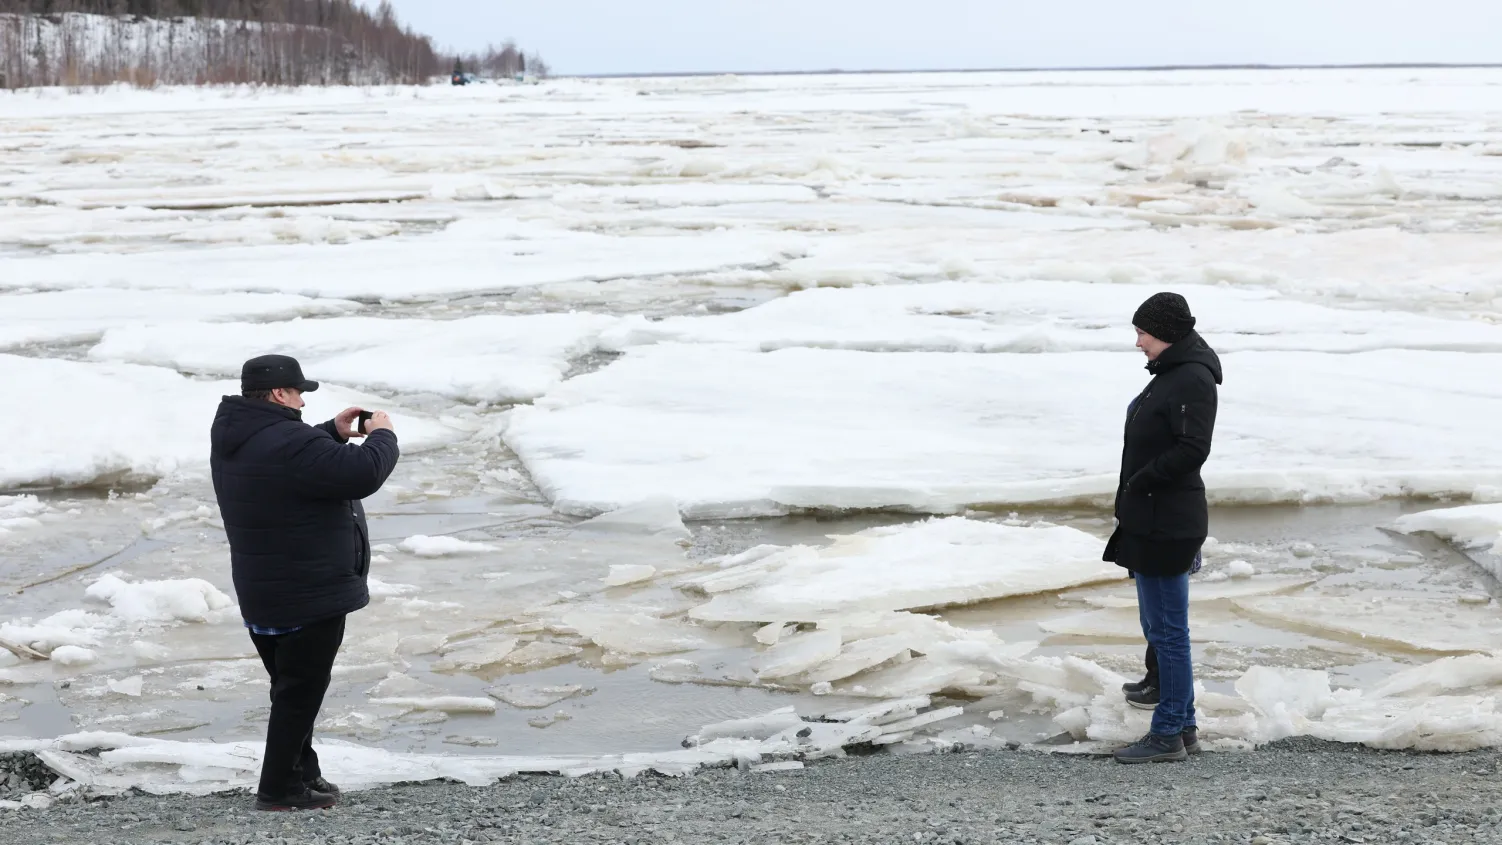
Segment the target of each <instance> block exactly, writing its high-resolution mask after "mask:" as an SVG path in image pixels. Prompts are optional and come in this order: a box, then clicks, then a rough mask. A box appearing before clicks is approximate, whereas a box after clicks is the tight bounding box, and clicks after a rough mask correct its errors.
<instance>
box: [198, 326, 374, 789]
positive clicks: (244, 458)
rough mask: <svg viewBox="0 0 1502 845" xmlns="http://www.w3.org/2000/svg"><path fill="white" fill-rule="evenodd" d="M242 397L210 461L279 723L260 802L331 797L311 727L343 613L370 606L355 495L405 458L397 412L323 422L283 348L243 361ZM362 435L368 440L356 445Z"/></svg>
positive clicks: (216, 430)
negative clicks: (309, 406)
mask: <svg viewBox="0 0 1502 845" xmlns="http://www.w3.org/2000/svg"><path fill="white" fill-rule="evenodd" d="M240 389H241V395H240V396H226V397H224V399H223V401H221V402H220V405H219V410H218V412H217V413H216V414H215V415H214V424H213V426H212V428H211V430H210V443H211V451H210V454H209V467H210V470H211V472H212V475H213V480H214V493H215V496H216V497H217V498H218V501H219V513H220V515H221V517H222V519H223V521H224V533H225V534H226V536H227V537H228V539H229V548H230V562H231V567H232V570H233V577H234V583H235V592H236V594H237V595H238V597H239V601H240V613H241V615H242V616H243V617H244V620H245V626H246V628H248V629H249V630H250V638H251V640H252V642H254V643H255V647H256V652H257V653H258V654H259V655H260V656H261V662H262V663H263V664H265V666H266V671H267V673H268V674H270V676H271V718H270V721H269V723H268V725H267V730H266V755H265V758H264V760H263V761H262V767H261V782H260V786H259V788H258V790H257V793H256V807H257V809H262V810H296V809H313V808H323V807H329V806H332V805H333V804H334V802H335V800H336V799H337V797H338V794H339V793H338V788H337V787H334V786H333V785H332V784H330V783H329V782H328V781H327V780H325V779H324V778H323V775H322V772H321V771H320V769H319V765H318V755H317V754H315V753H314V751H313V745H312V740H313V724H314V722H315V721H317V718H318V711H319V709H320V708H321V707H322V706H323V696H324V693H325V692H327V691H328V686H329V679H330V677H331V676H332V673H333V668H334V658H335V656H336V655H337V654H338V651H339V647H340V645H341V644H342V643H343V641H344V622H345V617H346V616H347V615H349V614H350V613H353V612H355V611H357V610H360V609H361V608H363V607H365V606H366V605H367V604H369V603H370V590H369V588H368V587H367V584H366V579H367V577H368V576H369V574H370V530H369V528H368V527H367V526H366V522H365V509H364V507H363V506H362V505H361V503H360V500H361V499H364V498H366V497H367V496H371V495H373V494H374V493H375V492H376V491H377V490H379V489H381V485H383V484H385V483H386V479H387V478H388V477H389V476H390V475H391V472H392V470H393V469H395V467H396V462H397V459H398V458H399V457H400V454H401V450H400V448H399V447H398V445H397V439H396V432H395V430H394V429H393V428H392V426H391V419H390V417H388V416H387V415H386V414H385V413H375V414H372V415H370V419H369V421H368V422H366V423H365V427H364V430H363V431H360V430H357V427H356V420H357V419H359V418H360V416H361V414H362V413H363V411H362V410H361V409H359V408H349V409H347V410H345V411H343V412H341V413H340V414H339V415H338V416H337V417H335V418H334V419H332V420H329V421H328V422H326V423H323V424H322V425H318V426H312V425H308V424H307V423H305V422H303V421H302V411H301V409H302V407H303V404H304V403H303V399H302V394H304V393H311V392H312V391H315V390H317V389H318V382H315V381H309V380H307V379H305V378H303V374H302V367H301V366H300V365H299V364H298V363H297V361H296V360H295V359H293V358H289V357H286V356H284V355H264V356H261V357H259V358H253V359H251V360H250V361H247V362H246V363H245V366H244V368H243V369H242V370H241V374H240ZM362 436H363V437H365V443H364V445H361V446H355V445H350V444H349V440H351V439H352V438H355V437H362Z"/></svg>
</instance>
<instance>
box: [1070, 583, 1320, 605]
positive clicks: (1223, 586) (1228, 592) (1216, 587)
mask: <svg viewBox="0 0 1502 845" xmlns="http://www.w3.org/2000/svg"><path fill="white" fill-rule="evenodd" d="M1319 580H1320V579H1319V578H1309V577H1303V576H1266V575H1265V576H1262V577H1260V578H1252V579H1247V580H1243V581H1219V582H1215V583H1204V582H1203V581H1192V582H1190V587H1189V603H1190V604H1204V603H1208V602H1214V601H1225V600H1227V599H1237V598H1244V597H1247V596H1268V595H1277V594H1280V593H1293V592H1297V591H1298V590H1301V589H1303V588H1305V587H1308V586H1310V585H1312V584H1316V583H1318V582H1319ZM1060 598H1063V599H1075V598H1077V599H1079V600H1081V601H1083V602H1085V603H1086V604H1088V605H1090V606H1092V607H1099V608H1133V609H1135V608H1136V607H1137V595H1136V593H1135V592H1132V591H1128V590H1122V589H1113V590H1089V591H1083V590H1072V591H1069V592H1066V593H1063V594H1062V595H1060Z"/></svg>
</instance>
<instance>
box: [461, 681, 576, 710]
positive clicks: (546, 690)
mask: <svg viewBox="0 0 1502 845" xmlns="http://www.w3.org/2000/svg"><path fill="white" fill-rule="evenodd" d="M485 692H486V694H487V695H489V696H490V697H491V698H494V699H496V700H498V701H503V702H505V703H506V704H509V705H511V706H512V707H517V708H520V709H523V710H541V709H542V708H544V707H551V706H553V705H554V704H557V703H558V702H560V701H564V700H566V699H570V698H573V697H574V696H576V695H579V694H580V693H582V692H584V687H582V686H579V685H578V684H565V685H562V686H553V687H539V686H529V685H526V684H504V685H501V686H495V687H491V688H490V689H488V690H486V691H485Z"/></svg>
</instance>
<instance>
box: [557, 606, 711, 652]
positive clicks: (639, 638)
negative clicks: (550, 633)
mask: <svg viewBox="0 0 1502 845" xmlns="http://www.w3.org/2000/svg"><path fill="white" fill-rule="evenodd" d="M562 621H563V624H564V625H565V626H567V627H569V628H571V629H573V630H574V631H577V632H578V633H579V635H580V636H582V637H586V638H588V639H589V640H591V641H593V642H594V643H595V644H596V645H598V646H600V647H601V648H604V649H608V650H610V651H616V652H621V653H623V654H673V653H674V652H680V651H694V650H695V649H699V648H702V647H704V646H705V645H706V643H705V640H704V638H703V637H701V636H700V635H699V633H698V632H697V631H695V630H694V628H692V627H691V626H689V625H686V624H684V623H682V622H676V621H673V620H669V619H659V618H657V617H655V616H648V615H646V614H644V613H608V612H605V613H602V612H598V611H588V610H577V611H572V612H570V613H567V614H565V615H564V616H563V620H562Z"/></svg>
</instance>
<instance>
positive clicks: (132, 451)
mask: <svg viewBox="0 0 1502 845" xmlns="http://www.w3.org/2000/svg"><path fill="white" fill-rule="evenodd" d="M0 382H3V383H5V384H7V385H10V386H11V387H12V389H14V390H17V391H21V392H22V393H23V394H24V395H31V396H43V395H45V396H47V397H48V398H47V400H46V401H41V402H36V403H34V404H32V405H30V406H29V407H28V411H27V413H26V414H13V415H10V416H9V417H7V418H6V419H5V421H3V422H0V487H6V486H21V485H60V486H82V485H89V484H99V483H107V482H111V481H120V480H132V479H134V480H147V479H155V478H160V477H163V476H166V475H169V474H171V473H172V472H175V471H177V470H179V469H181V468H189V467H204V466H206V465H207V463H208V456H209V426H210V424H211V423H212V422H213V419H214V411H215V408H216V407H217V406H218V404H219V400H220V397H222V396H225V395H229V394H238V393H239V392H240V387H239V382H238V381H234V382H205V381H194V380H191V379H188V378H185V377H184V376H182V375H180V374H178V373H177V372H174V371H172V370H167V369H162V368H159V367H143V366H138V365H133V364H107V363H105V364H101V363H85V362H78V361H67V360H60V359H51V358H31V357H21V356H15V355H0ZM307 401H308V403H309V405H308V407H307V408H306V409H305V410H304V418H305V419H307V420H309V421H311V422H314V423H317V422H322V421H323V420H326V419H329V418H332V417H333V416H334V414H336V413H338V412H339V411H341V410H343V409H344V408H346V407H350V406H354V405H360V406H371V407H376V408H380V409H383V410H389V411H390V412H391V413H392V414H393V422H394V424H395V426H396V429H397V434H398V437H399V438H400V439H401V442H402V444H403V446H404V447H410V448H412V449H421V448H423V447H430V446H433V445H436V444H440V443H444V442H452V441H453V440H455V439H458V438H460V437H461V436H462V434H463V432H462V431H461V430H459V429H455V428H454V427H452V426H450V425H446V424H443V423H440V422H438V421H436V420H433V419H431V418H428V417H425V416H421V415H415V414H403V413H402V412H401V411H400V409H398V408H394V407H388V406H387V405H386V403H384V402H382V401H380V400H379V399H377V398H376V397H373V396H370V395H368V394H363V393H358V392H355V391H351V390H347V389H340V388H338V387H333V386H326V387H324V388H323V389H321V390H319V391H318V392H317V393H311V394H308V396H307Z"/></svg>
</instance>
